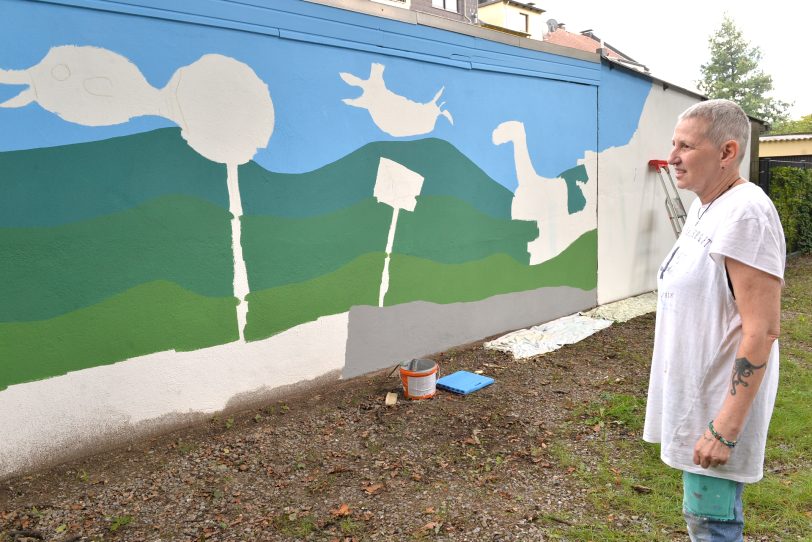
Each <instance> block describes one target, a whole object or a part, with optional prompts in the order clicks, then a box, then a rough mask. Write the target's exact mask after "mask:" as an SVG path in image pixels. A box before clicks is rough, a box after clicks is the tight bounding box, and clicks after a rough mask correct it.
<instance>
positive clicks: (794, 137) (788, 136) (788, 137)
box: [758, 134, 812, 143]
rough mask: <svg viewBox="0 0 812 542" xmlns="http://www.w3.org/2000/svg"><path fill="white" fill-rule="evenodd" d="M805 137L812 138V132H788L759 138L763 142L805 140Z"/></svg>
mask: <svg viewBox="0 0 812 542" xmlns="http://www.w3.org/2000/svg"><path fill="white" fill-rule="evenodd" d="M804 139H812V134H786V135H774V136H761V137H759V138H758V140H759V141H761V142H765V143H766V142H771V141H803V140H804Z"/></svg>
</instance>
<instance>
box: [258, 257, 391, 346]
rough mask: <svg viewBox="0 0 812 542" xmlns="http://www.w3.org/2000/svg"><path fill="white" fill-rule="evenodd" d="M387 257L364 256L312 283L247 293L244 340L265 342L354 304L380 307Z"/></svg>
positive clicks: (345, 309) (347, 308)
mask: <svg viewBox="0 0 812 542" xmlns="http://www.w3.org/2000/svg"><path fill="white" fill-rule="evenodd" d="M385 258H386V255H385V254H384V253H383V252H373V253H370V254H365V255H363V256H360V257H358V258H356V259H354V260H353V261H352V262H350V263H349V264H347V265H345V266H344V267H342V268H340V269H338V270H337V271H335V272H333V273H329V274H327V275H322V276H320V277H318V278H315V279H313V280H309V281H306V282H301V283H297V284H288V285H285V286H280V287H278V288H271V289H269V290H262V291H259V292H252V293H250V294H248V298H247V299H248V325H247V326H246V328H245V338H246V339H247V340H251V341H256V340H258V339H264V338H266V337H270V336H271V335H274V334H276V333H279V332H280V331H284V330H286V329H288V328H291V327H293V326H296V325H298V324H301V323H304V322H310V321H312V320H316V319H317V318H318V317H320V316H326V315H329V314H338V313H341V312H346V311H348V310H349V309H350V307H352V306H353V305H377V304H378V292H379V289H380V283H381V274H382V273H383V262H384V259H385Z"/></svg>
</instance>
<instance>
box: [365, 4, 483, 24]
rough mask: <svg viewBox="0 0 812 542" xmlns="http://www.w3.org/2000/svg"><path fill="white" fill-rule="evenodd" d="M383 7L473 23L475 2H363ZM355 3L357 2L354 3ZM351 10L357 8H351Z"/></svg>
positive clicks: (475, 9) (475, 8)
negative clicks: (392, 7)
mask: <svg viewBox="0 0 812 542" xmlns="http://www.w3.org/2000/svg"><path fill="white" fill-rule="evenodd" d="M365 1H366V2H373V3H376V4H381V5H385V6H394V7H398V8H403V9H408V10H411V11H417V12H421V13H428V14H430V15H437V16H439V17H444V18H447V19H453V20H455V21H460V22H464V23H472V24H473V23H474V21H475V19H476V11H477V0H365ZM356 3H357V2H356ZM352 7H353V8H355V7H357V6H352Z"/></svg>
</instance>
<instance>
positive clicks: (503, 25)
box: [477, 0, 595, 53]
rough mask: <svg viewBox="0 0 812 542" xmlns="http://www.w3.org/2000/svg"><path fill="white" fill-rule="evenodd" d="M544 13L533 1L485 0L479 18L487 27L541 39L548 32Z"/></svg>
mask: <svg viewBox="0 0 812 542" xmlns="http://www.w3.org/2000/svg"><path fill="white" fill-rule="evenodd" d="M542 13H544V10H543V9H541V8H537V7H536V6H535V5H534V4H533V2H528V3H524V2H516V1H514V0H485V1H480V2H479V9H478V13H477V18H478V19H479V24H480V25H481V26H484V27H485V28H490V29H491V30H498V31H499V32H506V33H508V34H515V35H517V36H521V37H523V38H530V39H534V40H540V41H541V40H543V39H544V35H545V34H546V33H547V32H548V29H547V23H546V22H545V21H544V19H543V18H542V16H541V15H542ZM590 52H591V53H594V52H595V51H590Z"/></svg>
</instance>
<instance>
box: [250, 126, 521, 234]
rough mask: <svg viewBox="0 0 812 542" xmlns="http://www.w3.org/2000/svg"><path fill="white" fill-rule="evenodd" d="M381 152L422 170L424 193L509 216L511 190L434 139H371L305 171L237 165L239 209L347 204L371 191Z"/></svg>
mask: <svg viewBox="0 0 812 542" xmlns="http://www.w3.org/2000/svg"><path fill="white" fill-rule="evenodd" d="M381 157H383V158H389V159H390V160H394V161H395V162H398V163H400V164H402V165H404V166H406V167H407V168H409V169H411V170H413V171H415V172H417V173H419V174H420V175H422V176H423V177H424V178H425V181H424V182H423V189H422V191H421V194H422V195H424V196H453V197H455V198H457V199H459V200H461V201H464V202H466V203H468V204H469V205H470V206H471V207H473V208H474V209H477V210H478V211H479V212H481V213H484V214H486V215H489V216H491V217H493V218H502V219H507V220H509V219H510V204H511V201H512V199H513V193H512V192H511V191H510V190H508V189H507V188H505V187H504V186H502V185H500V184H499V183H497V182H496V181H494V180H493V179H491V178H490V177H489V176H488V175H487V174H486V173H485V172H484V171H482V170H481V169H480V168H479V167H478V166H477V165H476V164H474V163H473V162H472V161H471V160H470V159H469V158H468V157H467V156H465V155H464V154H462V153H461V152H460V151H458V150H457V149H456V148H455V147H454V146H453V145H451V144H450V143H448V142H447V141H443V140H441V139H434V138H429V139H421V140H417V141H385V142H377V143H370V144H368V145H364V146H363V147H361V148H360V149H358V150H356V151H354V152H352V153H350V154H348V155H347V156H345V157H344V158H342V159H340V160H337V161H336V162H333V163H332V164H328V165H326V166H324V167H322V168H319V169H316V170H314V171H310V172H307V173H299V174H286V173H273V172H270V171H266V170H265V169H263V168H262V167H261V166H259V165H258V164H256V163H254V162H250V163H248V164H246V165H245V166H241V167H240V193H241V194H242V199H243V207H244V212H245V214H247V215H273V216H280V217H288V218H301V217H307V216H314V215H321V214H327V213H331V212H335V211H336V210H338V209H342V208H344V207H350V206H352V205H354V204H356V203H358V202H359V201H361V200H363V199H365V198H368V197H370V196H372V194H373V189H374V187H375V179H376V177H377V173H378V163H379V160H380V158H381Z"/></svg>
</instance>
